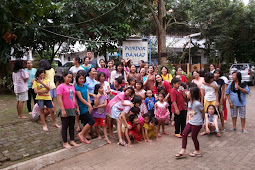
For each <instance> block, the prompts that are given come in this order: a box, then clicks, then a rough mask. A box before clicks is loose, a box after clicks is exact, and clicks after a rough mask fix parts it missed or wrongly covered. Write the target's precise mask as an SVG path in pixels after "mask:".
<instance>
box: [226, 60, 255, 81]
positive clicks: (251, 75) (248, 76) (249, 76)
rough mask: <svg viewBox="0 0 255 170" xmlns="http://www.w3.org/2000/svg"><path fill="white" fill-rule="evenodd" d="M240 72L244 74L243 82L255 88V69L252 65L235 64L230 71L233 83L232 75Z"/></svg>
mask: <svg viewBox="0 0 255 170" xmlns="http://www.w3.org/2000/svg"><path fill="white" fill-rule="evenodd" d="M234 71H239V72H240V73H241V74H242V82H244V81H245V82H247V83H249V84H250V85H252V86H254V84H255V67H254V64H251V63H237V64H233V65H232V66H231V67H230V69H229V80H230V81H232V80H233V79H232V73H233V72H234Z"/></svg>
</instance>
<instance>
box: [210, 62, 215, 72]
mask: <svg viewBox="0 0 255 170" xmlns="http://www.w3.org/2000/svg"><path fill="white" fill-rule="evenodd" d="M214 71H215V65H214V64H210V73H212V74H213V73H214Z"/></svg>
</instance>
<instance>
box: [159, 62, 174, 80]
mask: <svg viewBox="0 0 255 170" xmlns="http://www.w3.org/2000/svg"><path fill="white" fill-rule="evenodd" d="M161 73H162V74H161V76H162V78H163V80H164V81H167V82H169V83H171V81H172V79H173V77H172V75H171V74H169V73H168V68H167V67H165V66H163V67H162V68H161Z"/></svg>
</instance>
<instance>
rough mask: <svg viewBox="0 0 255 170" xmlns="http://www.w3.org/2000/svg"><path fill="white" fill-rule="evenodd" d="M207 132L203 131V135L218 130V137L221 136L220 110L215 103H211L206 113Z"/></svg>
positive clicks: (205, 125)
mask: <svg viewBox="0 0 255 170" xmlns="http://www.w3.org/2000/svg"><path fill="white" fill-rule="evenodd" d="M204 127H205V132H202V133H201V135H202V136H203V135H206V134H210V132H211V131H214V132H216V135H217V136H218V137H220V136H221V134H220V131H219V126H218V112H217V110H216V107H215V106H214V105H209V106H208V107H207V111H206V114H205V124H204Z"/></svg>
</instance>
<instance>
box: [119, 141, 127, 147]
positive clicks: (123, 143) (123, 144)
mask: <svg viewBox="0 0 255 170" xmlns="http://www.w3.org/2000/svg"><path fill="white" fill-rule="evenodd" d="M118 145H120V146H126V145H127V144H126V143H125V142H123V141H122V142H118Z"/></svg>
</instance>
